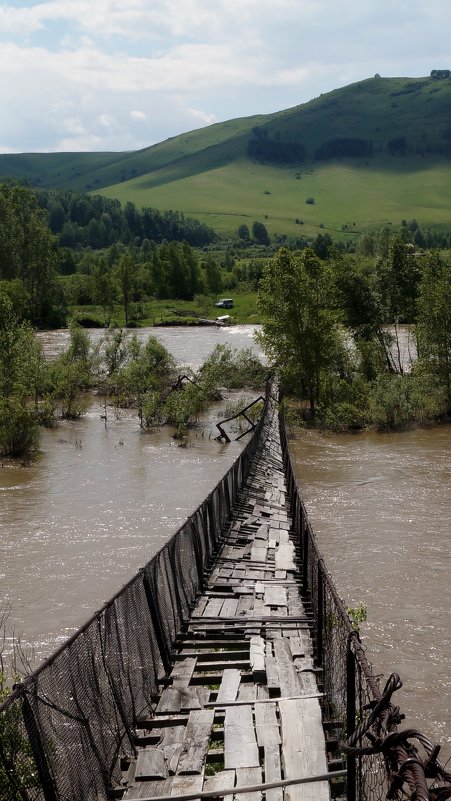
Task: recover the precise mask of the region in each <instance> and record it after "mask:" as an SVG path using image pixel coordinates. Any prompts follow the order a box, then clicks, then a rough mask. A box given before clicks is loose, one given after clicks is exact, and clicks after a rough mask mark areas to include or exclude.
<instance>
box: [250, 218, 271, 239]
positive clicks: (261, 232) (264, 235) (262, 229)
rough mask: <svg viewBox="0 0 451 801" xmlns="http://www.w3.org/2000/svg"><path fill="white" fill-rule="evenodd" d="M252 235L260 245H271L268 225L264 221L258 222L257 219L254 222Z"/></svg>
mask: <svg viewBox="0 0 451 801" xmlns="http://www.w3.org/2000/svg"><path fill="white" fill-rule="evenodd" d="M252 237H253V239H254V240H255V242H257V244H259V245H269V243H270V239H269V235H268V231H267V230H266V225H264V224H263V223H262V222H258V221H257V220H256V221H255V222H254V223H252Z"/></svg>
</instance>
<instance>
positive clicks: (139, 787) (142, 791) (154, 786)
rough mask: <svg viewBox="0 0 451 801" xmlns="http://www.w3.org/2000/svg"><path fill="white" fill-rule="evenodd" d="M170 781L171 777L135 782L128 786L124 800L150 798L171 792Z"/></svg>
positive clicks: (171, 780)
mask: <svg viewBox="0 0 451 801" xmlns="http://www.w3.org/2000/svg"><path fill="white" fill-rule="evenodd" d="M172 782H173V779H172V777H169V778H167V779H157V780H156V781H148V782H145V781H142V782H136V784H132V785H131V787H128V789H127V791H126V793H125V795H124V800H126V801H131V799H138V798H152V797H154V796H156V795H169V793H171V792H172Z"/></svg>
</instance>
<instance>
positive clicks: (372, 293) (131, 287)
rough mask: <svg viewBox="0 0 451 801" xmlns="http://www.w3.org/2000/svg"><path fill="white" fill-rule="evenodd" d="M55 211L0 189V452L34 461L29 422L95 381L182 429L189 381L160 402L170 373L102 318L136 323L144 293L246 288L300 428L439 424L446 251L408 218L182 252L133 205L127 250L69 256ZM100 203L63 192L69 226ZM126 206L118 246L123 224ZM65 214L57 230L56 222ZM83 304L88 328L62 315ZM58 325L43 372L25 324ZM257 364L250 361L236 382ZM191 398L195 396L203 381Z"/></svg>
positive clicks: (167, 363)
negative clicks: (345, 240) (99, 339)
mask: <svg viewBox="0 0 451 801" xmlns="http://www.w3.org/2000/svg"><path fill="white" fill-rule="evenodd" d="M67 197H69V195H67ZM100 200H101V201H102V199H100ZM55 203H56V201H55V199H54V198H53V196H52V199H51V195H50V194H49V193H46V203H44V202H43V195H42V193H41V195H39V193H38V194H36V193H34V192H32V191H31V190H30V189H29V188H28V187H26V186H23V185H21V184H14V183H5V184H3V185H1V186H0V404H1V410H0V411H1V415H0V419H1V421H2V422H1V424H0V455H2V456H5V455H8V454H12V455H18V456H24V455H27V454H31V453H33V452H36V449H37V444H38V426H39V425H42V424H43V425H54V424H55V422H56V420H57V418H58V416H66V417H71V416H76V415H78V414H80V413H81V411H80V410H81V405H80V397H81V396H82V394H83V392H85V391H86V390H88V389H92V388H93V387H96V388H97V389H98V390H99V388H101V390H102V392H104V394H105V396H106V397H108V398H110V399H112V401H113V402H114V403H117V404H124V403H128V404H129V405H132V406H135V407H136V408H137V409H138V411H139V416H140V421H141V424H142V425H145V426H148V427H149V426H151V425H153V424H156V423H157V422H165V421H171V422H174V423H175V424H176V425H177V426H180V427H181V429H183V428H184V427H186V426H189V425H192V424H193V423H194V422H195V421H196V419H197V415H198V413H199V409H200V408H201V405H200V406H199V404H200V400H199V398H200V394H202V393H200V394H199V393H198V394H197V395H196V390H194V389H192V387H189V388H188V389H185V390H184V391H183V392H180V393H176V395H174V397H173V398H171V397H170V396H171V395H172V393H171V391H170V390H171V387H172V385H173V383H174V381H176V376H175V375H174V366H173V364H172V363H171V359H170V356H169V354H167V353H163V352H161V346H159V345H158V343H155V342H153V343H152V342H150V343H149V344H148V346H143V345H141V344H140V343H139V342H138V341H137V340H136V338H135V339H133V337H132V338H130V335H127V336H126V335H125V333H124V331H123V329H122V328H121V327H119V328H118V327H116V328H114V327H111V324H112V321H113V314H114V313H115V310H117V307H118V306H119V308H120V309H121V314H122V321H123V322H122V323H121V325H125V327H126V328H131V327H133V326H135V327H136V326H138V325H139V324H140V320H141V319H142V318H143V313H144V312H143V309H144V306H145V305H146V303H149V302H153V301H155V299H158V298H160V299H161V298H167V299H170V300H172V301H175V300H183V301H186V302H187V303H189V302H192V301H193V299H194V298H196V299H197V302H198V303H201V300H200V299H202V298H203V299H206V300H207V301H208V300H209V299H210V302H211V298H214V297H215V296H217V294H218V293H220V292H221V291H223V290H224V289H227V290H229V289H232V288H233V290H234V293H236V294H237V295H238V297H239V293H240V292H243V291H248V292H249V291H251V292H254V293H256V294H257V297H258V313H259V317H258V321H259V322H260V323H261V332H260V341H261V344H262V346H263V348H264V351H265V353H266V355H267V357H268V359H269V363H270V367H271V368H273V369H277V370H278V371H279V372H280V373H281V376H282V379H283V384H284V389H285V391H286V392H287V393H290V394H291V395H292V396H294V397H295V398H297V399H298V415H299V417H300V419H302V421H303V422H304V424H314V425H320V426H322V427H325V428H332V429H334V430H346V431H347V430H354V429H361V428H364V427H368V426H369V427H375V428H379V429H384V428H402V427H405V426H408V425H412V424H414V423H427V422H431V421H438V420H443V419H447V416H449V414H450V412H451V268H450V261H449V254H448V253H447V252H446V251H443V250H439V249H435V250H434V249H430V248H428V247H426V246H425V233H424V232H422V231H421V228H420V226H419V225H418V224H417V223H416V221H414V220H412V221H409V222H408V221H406V220H402V221H401V225H400V227H399V229H398V231H397V232H393V231H391V230H390V229H388V228H383V229H380V230H378V231H374V232H368V233H366V234H364V235H363V236H361V237H360V240H359V242H358V243H357V245H356V246H355V247H354V248H353V249H352V250H351V249H349V248H347V247H346V246H343V244H341V246H340V245H339V243H336V242H334V241H333V240H332V238H331V236H330V235H329V233H320V234H318V235H317V236H316V237H315V238H313V239H311V240H308V239H303V238H298V239H290V238H288V237H278V238H273V239H272V240H271V239H270V238H269V236H268V235H267V232H266V229H265V226H264V224H263V223H261V222H260V223H257V222H256V223H254V225H253V226H252V235H251V233H250V231H249V229H248V228H247V227H246V226H240V230H239V231H237V235H236V237H235V238H234V239H233V240H231V241H228V242H224V241H223V242H221V243H216V245H215V247H216V250H214V249H213V245H212V244H211V243H210V245H208V246H207V245H204V246H203V247H202V248H200V249H199V248H194V247H193V246H192V245H190V244H189V243H188V242H187V241H186V239H185V238H184V230H185V229H182V228H177V227H175V228H174V236H175V234H176V235H177V236H179V237H180V239H177V238H173V239H161V238H160V237H161V229H160V233H159V234H157V233H155V238H148V237H143V233H144V229H143V228H142V220H143V217H144V212H145V210H144V211H143V212H139V213H138V212H136V226H137V227H136V228H133V230H134V231H135V234H136V236H134V237H132V240H133V241H128V243H127V242H126V241H122V240H119V241H115V242H113V243H112V244H109V245H108V246H107V247H99V248H94V247H92V246H91V245H89V246H81V245H80V244H78V245H77V247H74V248H68V247H67V246H64V245H62V243H61V241H60V240H59V238H58V232H57V231H55V230H52V226H51V215H52V209H53V210H54V209H55ZM97 203H98V208H97V205H96V204H97ZM109 203H110V201H108V202H107V205H106V206H102V202H100V201H99V202H98V201H97V200H96V199H95V198H90V199H89V200H88V199H87V198H86V197H85V196H80V197H78V198H76V197H71V202H70V203H69V204H66V205H67V208H68V209H69V206H70V207H71V210H70V212H67V213H70V215H71V219H72V216H73V215H76V214H78V215H79V216H78V222H75V221H72V222H71V223H70V224H71V225H80V222H81V220H82V219H83V220H84V222H85V223H87V226H88V228H89V225H90V223H91V222H92V221H93V219H94V218H93V217H91V218H90V217H89V213H88V210H89V209H91V210H92V209H94V208H97V211H96V214H97V213H98V211H99V209H100V208H103V209H105V208H110V210H111V208H112V207H109V206H108V204H109ZM46 204H47V205H46ZM52 204H53V205H52ZM80 204H81V205H80ZM62 205H63V204H62V202H61V206H62ZM127 205H129V206H131V205H132V204H127ZM113 206H114V204H113ZM81 207H83V208H84V209H85V212H86V214H85V216H84V217H83V218H82V215H81V211H80V209H81ZM76 208H78V212H76V211H75V209H76ZM131 211H132V209H131V208H128V211H127V214H128V216H129V222H128V228H126V230H127V236H126V237H125V238H127V237H130V231H131V230H132V228H131V227H130V220H131V219H132V215H131ZM135 211H136V210H135ZM106 213H107V212H105V211H103V212H102V214H106ZM124 214H125V209H124ZM170 214H171V215H172V217H171V219H173V220H178V221H179V222H180V221H181V220H182V219H183V218H182V217H180V215H177V214H176V213H172V212H171V213H170ZM158 215H159V213H157V214H156V215H155V219H159V216H160V217H161V218H165V215H159V216H158ZM118 219H119V218H118ZM124 219H125V218H124ZM168 219H169V217H168ZM62 220H63V218H62V216H61V219H60V223H61V230H60V233H61V232H62V231H63V230H64V225H66V224H67V220H66V222H63V221H62ZM123 221H124V220H123ZM190 225H191V223H190ZM139 226H141V228H139V231H140V234H139V235H138V234H137V233H136V232H137V231H138V227H139ZM55 227H58V226H55V221H53V229H55ZM244 227H246V230H243V229H244ZM117 230H119V229H117ZM192 230H196V225H195V223H194V224H193V228H192ZM146 232H147V233H150V229H148V230H147V229H146ZM420 235H421V236H420ZM421 237H423V239H421ZM420 242H422V243H423V244H420ZM86 304H91V305H90V306H89V308H90V309H91V308H92V304H95V307H96V309H97V317H96V319H95V320H93V318H92V317H90V315H89V314H87V315H85V316H84V317H82V318H81V317H80V316H79V317H78V319H77V317H73V315H72V309H73V308H74V307H77V308H78V309H80V308H82V309H83V307H84V305H86ZM67 323H69V325H70V332H71V341H70V345H69V347H68V350H67V351H66V352H65V354H63V355H62V356H61V357H60V358H59V359H58V360H56V361H55V362H53V363H51V364H48V363H46V361H45V359H44V357H43V355H42V352H41V350H40V347H39V344H38V341H37V339H36V338H35V337H34V335H33V331H34V329H36V328H52V327H61V326H65V325H66V324H67ZM80 323H82V324H84V325H92V324H94V323H95V324H97V325H102V326H104V327H105V339H104V343H103V355H102V358H100V355H99V353H94V352H92V348H91V345H90V342H89V339H88V338H87V337H86V333H85V332H84V331H83V329H82V328H81V326H80ZM401 325H403V326H406V325H408V326H409V327H410V328H411V330H412V335H413V337H414V340H415V346H416V351H417V358H416V360H415V363H414V366H413V368H412V369H410V367H409V368H406V365H405V364H404V363H403V361H402V359H401V356H400V349H399V340H398V335H399V330H400V329H399V327H400V326H401ZM157 345H158V346H157ZM249 358H250V357H249V355H247V356H243V355H240V356H239V357H238V356H236V355H232V354H222V355H221V354H216V357H215V359H216V362H215V364H216V367H217V369H218V376H216V378H215V380H213V379H212V378H211V376H210V379H209V383H210V384H211V387H213V388H214V390H216V388H217V387H218V386H219V385H221V382H222V383H223V385H225V379H224V378H223V377H222V378H220V377H219V376H222V373H223V368H224V369H225V364H226V363H228V362H230V361H231V362H232V363H234V365H235V366H234V367H233V369H232V373H233V370H235V368H236V370H237V372H238V373H240V372H241V374H242V375H243V370H242V369H241V367H240V366H238V367H237V365H236V364H235V362H236V361H238V362H239V364H241V362H242V360H243V359H244V361H245V362H246V359H249ZM108 360H109V361H108ZM246 364H247V362H246ZM208 369H209V368H208ZM227 369H229V368H227ZM160 370H161V371H162V372H161V373H160V372H159V371H160ZM205 370H207V368H205ZM254 370H256V372H257V373H258V370H257V369H256V366H255V364H254V363H253V362H252V367H251V366H250V363H249V364H247V367H246V369H245V370H244V373H246V371H247V372H249V374H252V375H253V373H254ZM205 374H206V373H204V375H205ZM196 380H198V382H200V383H202V380H203V379H202V380H201V378H200V377H199V376H198V377H197V379H196ZM229 380H232V379H229ZM259 380H262V376H261V375H260V376H259ZM207 383H208V382H207ZM203 395H204V396H205V397H204V401H205V399H207V398H208V397H209V391H207V385H205V386H204V389H203ZM176 397H177V403H176V402H175V400H174V398H176ZM182 398H184V400H183V402H182V400H181V399H182ZM204 401H202V402H204ZM205 402H206V401H205ZM174 404H175V407H176V410H175V411H174V409H173V408H172V407H173V405H174ZM175 407H174V408H175Z"/></svg>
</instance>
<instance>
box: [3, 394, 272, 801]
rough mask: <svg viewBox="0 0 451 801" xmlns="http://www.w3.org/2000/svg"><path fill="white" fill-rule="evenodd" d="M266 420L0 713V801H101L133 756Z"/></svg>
mask: <svg viewBox="0 0 451 801" xmlns="http://www.w3.org/2000/svg"><path fill="white" fill-rule="evenodd" d="M265 414H266V406H265V409H264V410H263V413H262V416H261V419H260V423H259V424H258V426H257V428H256V431H255V433H254V435H253V437H252V439H250V441H249V442H248V443H247V445H246V446H245V448H244V450H243V451H242V452H241V454H240V455H239V456H238V458H237V459H236V461H235V462H234V464H233V465H232V467H231V468H230V470H229V471H228V473H227V474H226V475H225V476H224V477H223V478H222V480H221V481H220V482H219V483H218V484H217V486H216V487H215V488H214V490H213V491H212V492H211V493H210V494H209V495H208V497H207V498H206V499H205V500H204V501H203V503H202V504H201V505H200V506H199V507H198V509H197V510H196V511H195V512H194V513H193V514H192V515H191V517H189V518H188V520H187V521H186V522H185V523H184V525H182V526H181V528H180V529H179V530H178V531H177V532H176V533H175V534H174V535H173V536H172V537H171V539H170V540H169V541H168V542H167V543H166V544H165V545H164V546H163V547H162V548H161V550H160V551H159V552H158V553H157V554H156V555H155V556H154V557H153V559H152V560H151V561H150V562H149V563H148V564H147V565H146V566H145V567H144V568H143V569H141V570H140V571H139V573H138V574H137V575H136V576H134V577H133V578H132V579H131V581H129V582H128V584H126V585H125V586H124V587H123V588H122V589H121V590H120V591H119V592H118V593H117V594H116V595H115V596H114V598H112V599H111V600H110V601H109V602H108V603H107V604H105V605H104V606H103V608H102V609H101V610H100V611H99V612H97V613H96V614H95V615H93V617H92V618H91V619H90V620H89V621H88V622H87V623H86V624H85V625H84V626H83V627H82V628H81V629H79V631H78V632H76V633H75V634H74V635H73V636H72V637H71V638H70V639H69V640H68V641H67V642H66V643H65V644H64V645H63V646H62V647H61V648H60V649H59V650H58V651H56V652H55V653H54V654H53V655H52V656H51V657H50V658H49V659H47V660H46V661H45V662H44V663H43V664H42V665H41V666H40V667H39V668H38V669H37V670H36V671H35V672H34V673H33V674H31V675H30V676H29V677H28V678H26V679H25V680H24V681H23V683H22V684H20V685H16V687H15V689H14V691H13V692H12V694H11V695H10V696H9V697H8V699H7V700H6V702H5V703H3V705H2V706H1V707H0V799H1V801H80V800H81V799H83V801H100V800H101V799H105V798H106V797H107V793H108V791H109V790H110V789H111V788H114V787H115V786H117V785H118V784H119V783H120V781H121V778H122V776H121V773H120V768H119V766H120V758H121V757H125V756H127V755H128V756H130V755H133V754H134V753H135V738H134V729H133V727H134V724H135V723H136V721H137V720H138V719H139V718H140V717H142V716H145V715H149V714H152V711H153V709H154V708H155V703H156V700H157V698H158V694H159V691H160V689H161V684H160V680H161V678H162V677H163V676H164V675H165V673H167V671H168V670H169V667H170V661H171V652H172V649H173V644H174V641H175V639H176V637H177V635H178V634H179V633H180V632H181V631H182V630H183V627H184V625H185V624H186V623H187V621H188V619H189V616H190V612H191V609H192V607H193V604H194V602H195V599H196V596H197V595H198V594H199V593H200V592H201V591H202V589H203V586H204V580H205V571H206V569H207V567H208V565H209V563H210V561H211V559H212V558H213V557H214V554H215V552H216V551H217V549H218V548H219V545H220V541H221V532H222V530H223V527H224V525H225V524H226V522H227V520H228V518H229V517H230V514H231V511H232V507H233V504H234V501H235V500H236V496H237V492H238V490H239V489H240V487H241V485H242V483H243V480H244V478H245V477H246V475H247V473H248V470H249V465H250V462H251V459H252V455H253V453H254V451H255V448H256V446H257V444H258V441H259V433H260V429H261V426H262V425H263V422H264V418H265Z"/></svg>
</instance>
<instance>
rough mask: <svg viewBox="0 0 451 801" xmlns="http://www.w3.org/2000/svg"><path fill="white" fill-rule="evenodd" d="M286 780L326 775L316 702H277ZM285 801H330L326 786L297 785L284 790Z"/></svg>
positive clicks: (322, 783)
mask: <svg viewBox="0 0 451 801" xmlns="http://www.w3.org/2000/svg"><path fill="white" fill-rule="evenodd" d="M278 703H279V711H280V720H281V730H282V763H283V767H284V774H285V778H287V779H290V778H295V777H298V776H299V777H303V776H306V777H307V776H315V775H318V774H323V773H326V772H327V760H326V746H325V740H324V732H323V727H322V724H321V710H320V707H319V702H318V700H316V699H310V700H309V699H307V700H303V701H297V700H296V701H292V700H288V699H280V700H279V702H278ZM285 799H286V801H330V792H329V783H328V782H327V781H324V782H315V783H314V784H313V783H312V784H298V785H294V786H293V787H290V788H288V787H287V788H286V790H285Z"/></svg>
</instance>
